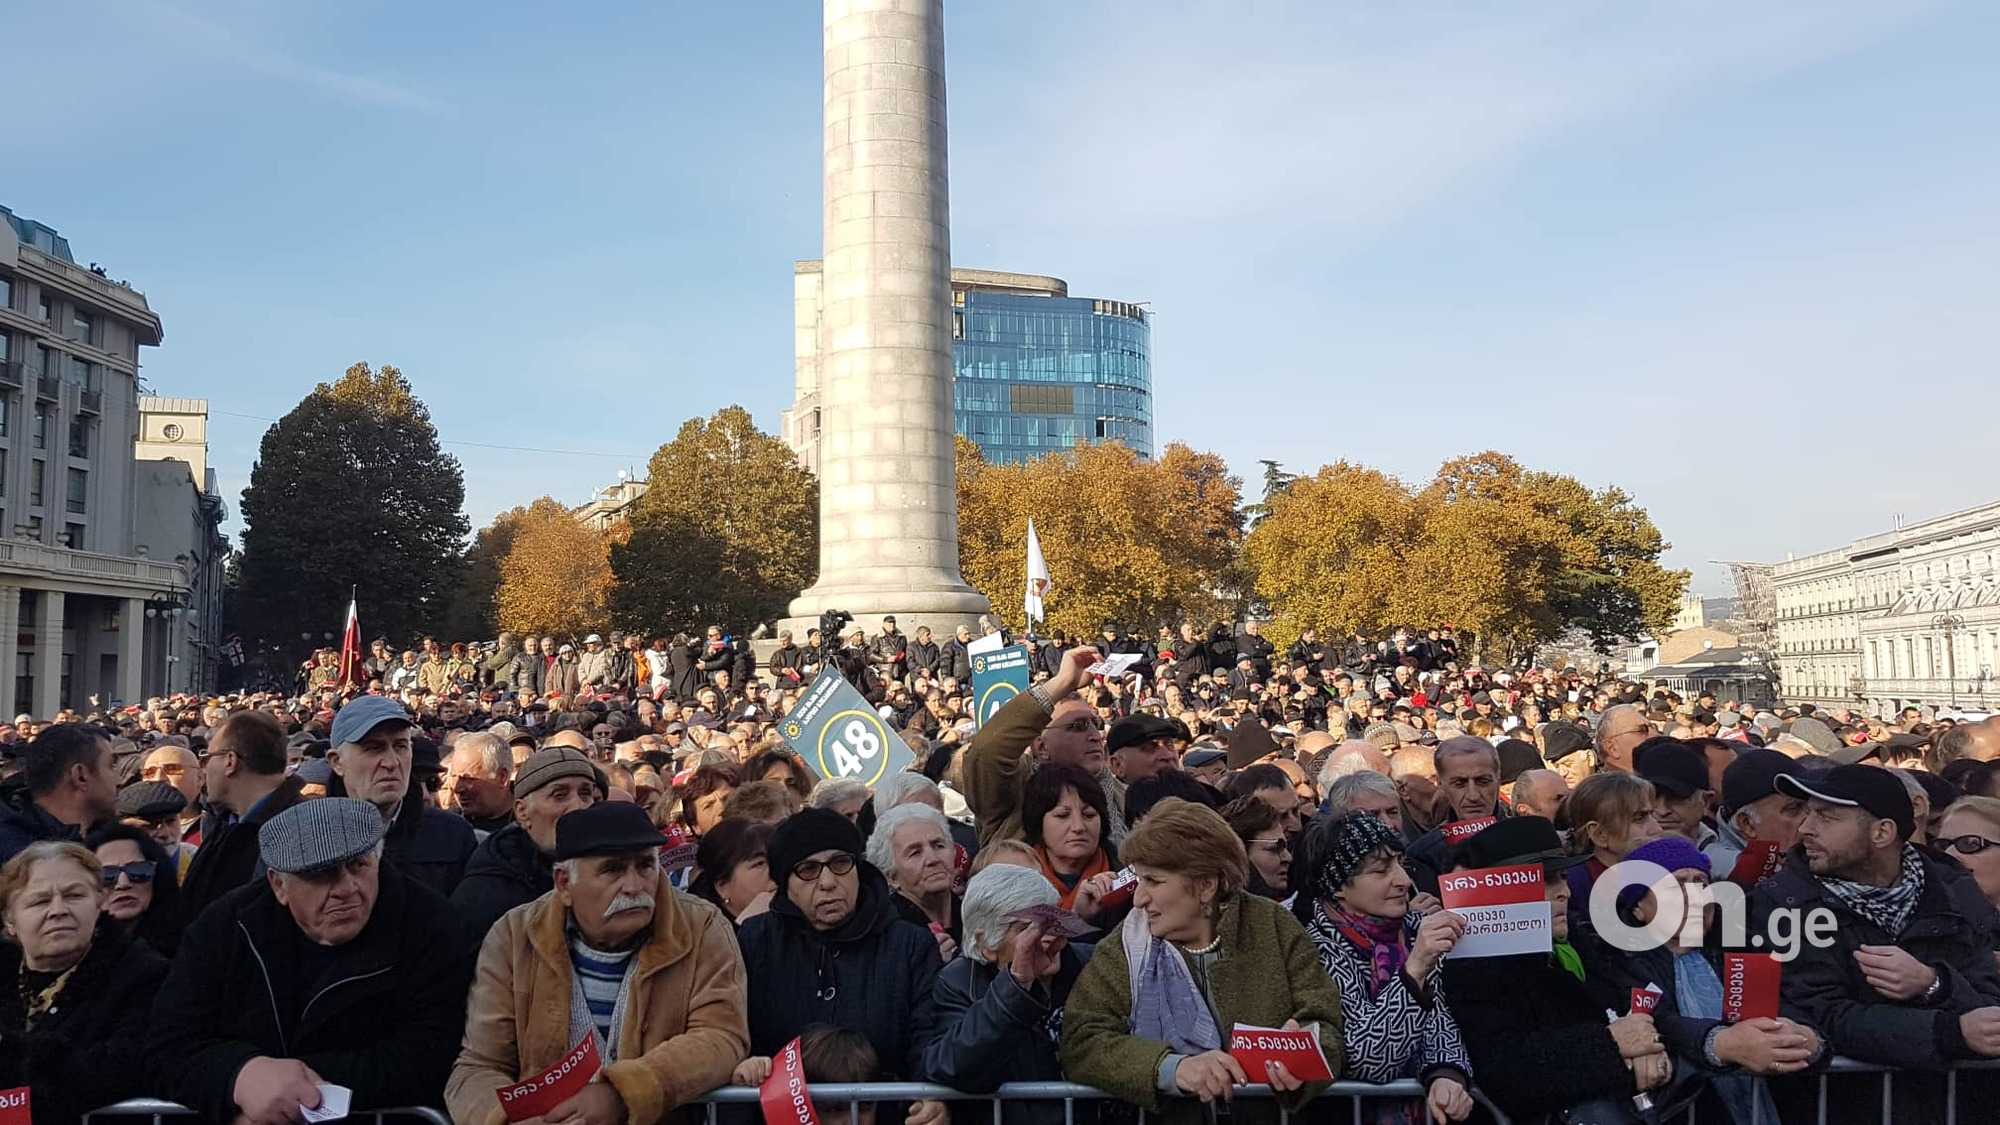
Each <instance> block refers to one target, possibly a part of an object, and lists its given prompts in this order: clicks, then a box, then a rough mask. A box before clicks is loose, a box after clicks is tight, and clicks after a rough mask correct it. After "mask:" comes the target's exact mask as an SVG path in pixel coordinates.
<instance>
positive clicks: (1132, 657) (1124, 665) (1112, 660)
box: [1083, 652, 1139, 676]
mask: <svg viewBox="0 0 2000 1125" xmlns="http://www.w3.org/2000/svg"><path fill="white" fill-rule="evenodd" d="M1137 663H1139V654H1138V653H1136V652H1114V653H1112V654H1111V655H1110V656H1107V657H1105V658H1104V659H1102V660H1100V661H1098V662H1097V663H1095V664H1092V665H1091V666H1090V667H1088V668H1085V669H1084V670H1083V673H1084V675H1086V676H1122V675H1124V674H1125V673H1126V672H1128V671H1131V669H1132V665H1134V664H1137Z"/></svg>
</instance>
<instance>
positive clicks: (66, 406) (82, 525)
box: [0, 207, 188, 718]
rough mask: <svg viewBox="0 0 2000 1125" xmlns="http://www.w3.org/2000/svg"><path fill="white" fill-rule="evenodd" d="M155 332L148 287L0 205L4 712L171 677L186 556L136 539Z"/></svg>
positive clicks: (124, 698)
mask: <svg viewBox="0 0 2000 1125" xmlns="http://www.w3.org/2000/svg"><path fill="white" fill-rule="evenodd" d="M160 339H161V329H160V318H159V317H158V316H156V315H154V313H153V311H152V309H151V308H149V307H148V306H147V304H146V298H145V297H144V296H143V295H142V294H140V293H138V292H137V291H135V290H134V289H132V288H131V287H130V286H129V285H126V284H124V283H123V282H120V281H115V280H113V279H111V277H110V276H109V275H108V274H107V273H106V272H105V271H104V270H103V269H101V268H97V267H96V266H95V265H91V266H84V265H79V264H78V263H77V261H76V259H75V258H74V257H73V256H72V254H71V252H70V248H69V242H68V240H67V239H65V238H63V237H62V236H61V235H59V234H57V233H56V231H55V229H54V228H52V227H49V226H48V225H46V224H44V223H39V222H36V221H34V220H32V219H25V218H21V217H19V216H17V215H15V214H14V213H13V212H12V211H11V210H9V209H7V208H6V207H0V718H12V717H13V715H14V714H15V713H17V712H27V713H30V714H33V715H35V716H37V717H43V718H45V717H48V716H50V715H53V714H54V713H55V712H56V711H57V710H58V709H60V708H63V707H70V708H74V709H77V710H89V709H93V708H99V707H108V706H110V705H112V704H113V703H126V702H141V701H143V700H144V699H145V697H146V695H147V694H149V693H156V692H158V691H160V690H161V689H162V688H163V687H164V685H165V683H166V680H167V676H166V669H167V666H168V663H169V662H168V661H167V660H166V659H165V658H166V656H167V655H170V654H169V653H168V652H167V651H166V637H167V635H168V631H169V628H170V626H171V624H172V623H173V622H175V621H177V620H179V619H180V618H181V617H182V616H183V615H184V614H185V612H186V606H187V601H188V562H187V561H186V560H181V561H177V560H175V559H173V558H171V557H168V558H161V557H156V556H151V552H150V548H149V547H148V546H147V545H145V544H142V543H139V542H136V541H135V539H134V535H133V508H134V504H135V499H136V483H135V482H136V477H137V472H136V466H135V462H134V457H133V438H134V434H135V432H136V429H137V425H138V418H139V393H138V376H139V349H140V348H142V347H156V346H158V345H159V343H160ZM149 654H152V656H153V657H154V660H153V661H152V662H150V663H149V660H148V655H149Z"/></svg>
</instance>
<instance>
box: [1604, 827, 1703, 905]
mask: <svg viewBox="0 0 2000 1125" xmlns="http://www.w3.org/2000/svg"><path fill="white" fill-rule="evenodd" d="M1641 860H1643V861H1645V862H1647V863H1657V864H1659V865H1660V866H1661V867H1663V868H1665V869H1666V870H1667V873H1668V874H1672V873H1673V872H1676V871H1683V870H1686V869H1687V868H1690V867H1692V868H1694V869H1695V870H1696V871H1699V872H1701V873H1702V874H1703V875H1708V874H1711V873H1712V872H1711V870H1710V865H1709V862H1708V857H1707V856H1705V855H1703V854H1701V849H1700V848H1697V847H1695V846H1694V844H1693V843H1691V842H1690V841H1689V840H1688V838H1687V837H1685V836H1662V837H1660V838H1659V839H1657V840H1653V841H1651V842H1649V843H1645V844H1641V845H1639V846H1638V847H1636V848H1633V849H1632V852H1631V854H1629V855H1627V856H1626V857H1625V862H1627V863H1633V862H1637V861H1641ZM1645 897H1646V888H1645V887H1639V886H1627V887H1624V888H1622V889H1621V890H1619V892H1618V908H1619V909H1620V910H1628V911H1629V910H1631V909H1632V907H1633V906H1634V905H1636V904H1637V903H1638V902H1639V900H1640V899H1643V898H1645Z"/></svg>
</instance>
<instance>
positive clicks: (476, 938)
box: [451, 824, 556, 954]
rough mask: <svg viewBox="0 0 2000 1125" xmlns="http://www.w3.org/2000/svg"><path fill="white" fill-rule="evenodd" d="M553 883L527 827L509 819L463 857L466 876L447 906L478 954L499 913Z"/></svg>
mask: <svg viewBox="0 0 2000 1125" xmlns="http://www.w3.org/2000/svg"><path fill="white" fill-rule="evenodd" d="M555 886H556V884H555V869H554V865H553V863H552V862H551V861H550V860H549V859H548V858H547V857H546V856H544V855H542V853H541V850H540V849H538V848H536V847H535V840H534V837H532V836H529V835H528V830H527V829H525V828H522V827H521V826H520V825H518V824H510V825H508V826H507V827H505V828H502V829H501V830H500V831H498V832H495V833H494V834H493V835H491V836H488V837H486V839H485V840H482V841H481V842H480V844H479V847H478V848H476V849H475V850H474V851H473V853H472V858H471V859H468V860H466V861H465V877H464V878H462V879H460V880H459V881H458V886H457V887H455V888H453V889H452V892H451V907H452V909H453V910H455V911H457V912H458V916H459V920H460V921H462V922H464V923H465V932H466V936H467V937H468V938H469V939H471V942H472V946H471V948H472V950H473V951H474V953H475V954H476V953H477V952H478V949H479V945H480V943H481V942H483V941H485V940H486V931H488V930H490V929H492V928H493V923H495V922H498V921H499V920H500V916H501V915H502V914H505V913H507V912H508V911H509V910H512V909H514V908H515V907H517V906H520V905H522V904H523V903H529V902H533V901H535V900H536V899H538V898H540V897H542V896H543V895H545V894H547V893H549V892H550V891H552V890H554V889H555Z"/></svg>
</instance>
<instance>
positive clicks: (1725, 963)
mask: <svg viewBox="0 0 2000 1125" xmlns="http://www.w3.org/2000/svg"><path fill="white" fill-rule="evenodd" d="M1780 971H1781V970H1780V968H1779V965H1778V962H1777V960H1776V959H1775V958H1773V957H1772V956H1771V955H1770V954H1768V953H1725V954H1723V955H1722V1022H1724V1023H1740V1022H1741V1021H1743V1020H1754V1019H1760V1018H1761V1019H1768V1018H1774V1017H1776V1016H1777V1014H1778V974H1779V972H1780Z"/></svg>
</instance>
